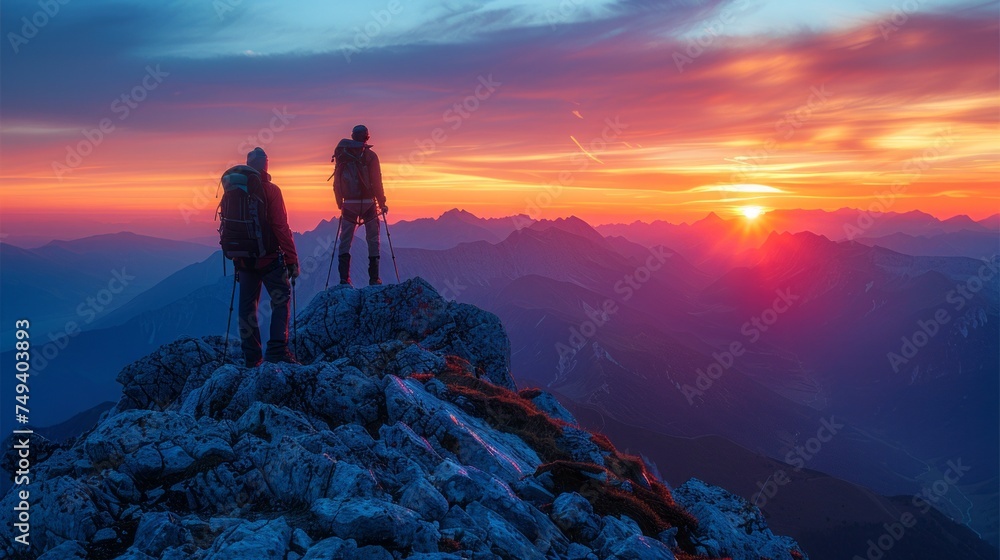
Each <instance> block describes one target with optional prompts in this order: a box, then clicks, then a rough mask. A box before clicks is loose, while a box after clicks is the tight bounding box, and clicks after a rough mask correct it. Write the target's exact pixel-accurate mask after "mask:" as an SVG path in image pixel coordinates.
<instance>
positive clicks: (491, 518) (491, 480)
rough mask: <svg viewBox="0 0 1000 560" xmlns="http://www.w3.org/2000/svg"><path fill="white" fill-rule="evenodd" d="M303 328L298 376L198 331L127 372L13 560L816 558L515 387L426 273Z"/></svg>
mask: <svg viewBox="0 0 1000 560" xmlns="http://www.w3.org/2000/svg"><path fill="white" fill-rule="evenodd" d="M298 324H299V325H300V328H299V330H298V331H297V332H296V337H295V338H296V339H297V345H298V354H299V358H300V360H301V362H302V363H301V364H263V365H262V366H259V367H256V368H249V369H248V368H244V367H239V366H237V365H233V364H234V363H240V361H239V360H238V359H237V358H238V355H237V351H236V350H235V344H236V343H235V342H234V343H232V344H231V345H230V348H223V344H222V340H221V338H219V337H205V338H191V337H186V338H181V339H178V340H177V341H175V342H173V343H170V344H167V345H164V346H163V347H161V348H160V349H158V350H157V351H156V352H154V353H152V354H150V355H149V356H146V357H145V358H142V359H140V360H138V361H136V362H135V363H133V364H131V365H129V366H127V367H126V368H124V369H123V370H122V371H121V373H120V374H119V376H118V381H119V382H120V383H121V384H122V386H123V390H122V397H121V400H120V401H119V403H118V404H117V406H116V407H114V408H113V409H111V410H110V411H108V412H107V413H105V415H104V416H102V418H101V420H100V421H99V422H98V423H97V425H95V426H94V427H93V428H91V429H90V430H89V431H87V432H85V433H84V434H83V435H81V436H80V437H78V438H76V439H75V440H73V441H71V442H68V443H67V444H65V445H62V446H54V445H53V444H50V443H47V444H46V447H45V449H46V454H45V455H44V457H41V458H40V459H39V461H40V462H38V463H37V464H36V465H34V466H33V484H32V487H31V492H32V496H33V497H37V498H34V499H35V500H36V501H35V502H34V504H33V509H32V518H31V523H32V533H31V546H30V548H25V547H23V546H21V545H19V544H16V543H15V542H14V540H13V537H14V535H15V533H14V528H13V527H12V526H11V525H10V524H5V525H3V526H0V557H3V558H12V559H20V558H39V557H41V558H45V559H47V560H48V559H64V558H65V559H70V558H81V559H82V558H88V559H150V558H155V559H178V560H179V559H189V558H190V559H196V560H221V559H237V558H240V559H242V558H275V559H282V560H303V559H317V560H318V559H330V558H346V559H358V560H361V559H384V560H392V559H396V558H417V559H427V560H431V559H436V560H445V559H452V558H455V559H457V558H476V559H493V558H516V559H549V558H572V559H622V560H624V559H672V558H675V557H676V556H678V555H680V554H681V553H683V554H684V556H685V557H686V558H691V557H697V556H698V555H703V556H704V557H708V556H709V555H711V556H713V557H723V556H731V557H732V558H734V559H743V558H747V559H749V558H754V559H756V558H758V556H761V555H763V556H767V557H768V558H771V559H773V560H797V559H799V558H805V555H803V554H802V553H801V551H800V550H799V548H798V546H797V545H796V544H795V543H794V542H793V541H792V540H791V539H788V538H785V537H778V536H775V535H773V534H772V533H771V531H770V530H769V529H768V528H767V526H766V523H765V522H764V520H763V518H762V517H761V516H760V512H759V511H757V510H756V508H753V507H752V506H749V505H748V504H746V502H744V501H742V500H741V499H740V498H738V497H736V496H733V495H731V494H729V493H728V492H726V491H725V490H723V489H721V488H717V487H714V486H710V485H707V484H705V483H702V482H700V481H697V480H692V481H689V482H688V483H686V484H685V485H684V486H682V487H681V488H680V489H678V490H677V491H676V492H675V493H674V496H672V495H671V493H670V492H669V490H667V489H666V487H665V485H663V484H662V483H661V482H659V481H658V480H656V479H655V477H652V476H651V475H649V474H648V472H647V471H646V470H645V468H644V467H643V465H642V464H641V461H637V460H636V459H635V458H632V457H629V456H626V455H622V454H620V453H619V452H618V451H617V450H615V449H614V448H613V447H611V446H610V444H608V443H607V442H606V440H602V439H600V438H596V437H594V436H593V435H592V434H590V433H589V432H586V431H585V430H582V429H580V428H579V427H578V426H576V425H575V424H576V422H575V420H574V419H573V417H572V415H570V413H569V412H567V411H566V409H565V408H563V407H562V406H561V405H559V403H558V402H557V401H556V400H555V398H554V397H552V396H551V395H548V394H546V393H542V392H540V391H537V390H532V391H530V392H525V393H523V394H519V393H518V392H517V387H516V385H515V383H514V380H513V378H512V377H511V372H510V368H509V363H510V360H509V342H508V339H507V335H506V333H505V332H504V330H503V328H502V326H501V324H500V321H499V320H498V319H497V317H496V316H494V315H492V314H490V313H487V312H484V311H482V310H479V309H477V308H475V307H472V306H469V305H464V304H457V303H452V302H447V301H445V300H444V299H443V298H441V297H440V296H439V295H438V294H437V293H436V292H435V291H434V289H433V288H431V287H430V285H428V284H427V283H426V282H424V281H423V280H420V279H416V280H411V281H407V282H405V283H403V284H399V285H383V286H373V287H367V288H364V289H361V290H354V289H350V288H345V287H337V288H334V289H331V290H328V291H326V292H323V293H321V294H319V295H318V296H316V298H315V299H314V300H313V301H312V303H311V304H310V305H309V306H308V307H307V308H306V309H305V310H303V312H302V313H301V314H300V316H299V319H298ZM223 358H225V359H226V362H227V363H226V364H225V365H222V362H223ZM7 448H8V449H10V446H8V447H7ZM10 460H11V459H10V457H7V458H5V462H6V463H9V462H10ZM17 500H18V498H17V496H16V493H15V492H9V493H8V494H7V495H6V496H4V498H3V499H2V503H0V508H4V510H5V511H12V510H13V508H14V506H15V505H16V504H17ZM755 553H756V554H758V556H753V554H755Z"/></svg>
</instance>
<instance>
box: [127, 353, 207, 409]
mask: <svg viewBox="0 0 1000 560" xmlns="http://www.w3.org/2000/svg"><path fill="white" fill-rule="evenodd" d="M220 365H222V360H221V356H220V354H219V351H218V349H216V348H214V347H212V346H211V345H210V344H208V343H206V342H205V341H204V340H202V339H198V338H193V337H181V338H179V339H177V340H176V341H174V342H172V343H170V344H167V345H165V346H161V347H160V348H159V349H158V350H157V351H156V352H153V353H152V354H150V355H149V356H146V357H145V358H142V359H140V360H138V361H136V362H133V363H132V364H130V365H128V366H126V367H125V368H124V369H123V370H122V371H121V373H119V374H118V382H119V383H121V384H122V398H121V400H120V401H119V402H118V404H117V406H116V407H115V411H117V412H122V411H125V410H131V409H146V410H173V409H176V408H177V406H178V401H179V400H180V399H181V398H182V397H183V396H184V395H185V394H186V392H190V391H191V390H193V389H194V388H196V387H199V386H200V385H201V384H202V383H204V382H205V380H206V379H207V378H208V377H209V376H210V375H211V374H212V372H214V371H215V369H216V368H218V367H219V366H220Z"/></svg>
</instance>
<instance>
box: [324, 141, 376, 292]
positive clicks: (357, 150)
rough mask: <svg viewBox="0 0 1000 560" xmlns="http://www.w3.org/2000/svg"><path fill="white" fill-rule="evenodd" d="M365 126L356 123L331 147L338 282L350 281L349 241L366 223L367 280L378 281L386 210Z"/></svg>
mask: <svg viewBox="0 0 1000 560" xmlns="http://www.w3.org/2000/svg"><path fill="white" fill-rule="evenodd" d="M369 138H370V136H369V134H368V127H366V126H365V125H363V124H359V125H358V126H356V127H354V129H353V130H352V131H351V138H350V139H347V138H344V139H342V140H341V141H340V143H339V144H337V148H336V149H335V150H334V151H333V157H332V158H331V161H333V162H335V163H336V167H335V168H334V172H333V196H334V198H335V199H336V201H337V208H338V209H339V210H340V211H341V216H340V232H339V235H340V249H339V251H338V255H337V271H338V272H339V273H340V283H341V284H348V285H349V284H350V283H351V242H353V241H354V232H355V230H356V229H357V227H358V226H359V225H362V224H363V225H364V226H365V238H366V240H367V241H368V284H369V285H372V286H374V285H376V284H381V283H382V280H381V279H380V278H379V258H380V255H379V251H380V249H381V247H380V242H379V241H380V240H379V233H380V228H379V222H378V218H379V214H380V213H381V214H386V213H388V212H389V208H388V207H387V206H386V205H385V192H384V191H383V189H382V168H381V166H380V165H379V162H378V156H377V155H375V152H373V151H372V150H371V148H372V146H371V145H370V144H368V143H367V142H368V139H369Z"/></svg>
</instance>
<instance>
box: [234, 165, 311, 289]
mask: <svg viewBox="0 0 1000 560" xmlns="http://www.w3.org/2000/svg"><path fill="white" fill-rule="evenodd" d="M263 185H264V197H265V199H266V202H267V222H268V224H269V225H270V226H271V235H272V236H274V237H273V238H274V240H275V241H276V242H277V245H278V249H280V250H281V252H282V253H284V254H285V266H288V265H290V264H295V265H297V264H299V254H298V253H297V252H296V251H295V239H294V238H293V237H292V230H291V228H289V227H288V212H287V211H285V199H284V197H282V196H281V189H279V188H278V185H275V184H274V183H272V182H271V175H270V174H265V177H264V181H263ZM277 258H278V253H269V254H267V255H264V256H263V257H260V258H258V259H257V265H256V266H255V267H254V268H256V269H258V270H259V269H262V268H264V267H266V266H269V265H270V264H271V263H273V262H274V260H275V259H277ZM240 260H242V259H240ZM245 264H246V263H245V262H242V263H238V266H240V267H241V268H245V266H244V265H245Z"/></svg>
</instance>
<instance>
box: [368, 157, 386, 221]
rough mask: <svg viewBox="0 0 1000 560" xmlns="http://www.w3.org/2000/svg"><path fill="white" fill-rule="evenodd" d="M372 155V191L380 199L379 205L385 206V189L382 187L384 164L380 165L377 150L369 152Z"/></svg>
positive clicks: (370, 171) (370, 172) (369, 173)
mask: <svg viewBox="0 0 1000 560" xmlns="http://www.w3.org/2000/svg"><path fill="white" fill-rule="evenodd" d="M368 153H370V154H371V155H372V161H371V163H369V164H368V177H369V178H370V179H371V182H372V193H373V194H374V195H375V199H376V200H378V205H379V206H380V207H382V208H385V190H384V189H383V188H382V166H381V165H379V162H378V156H377V155H375V152H368Z"/></svg>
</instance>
